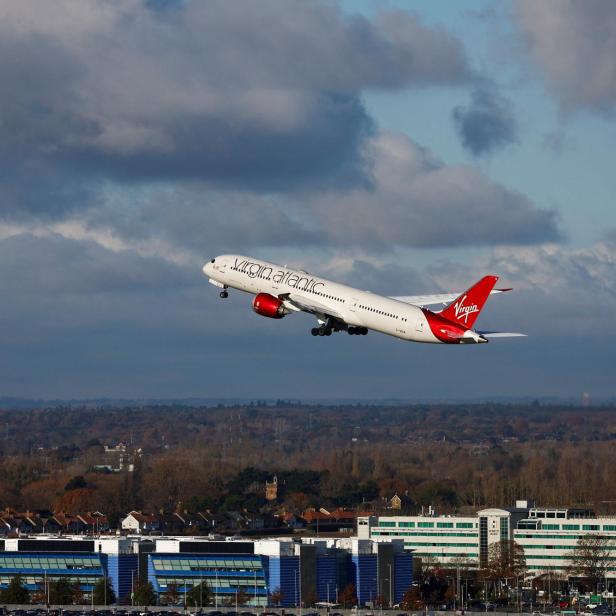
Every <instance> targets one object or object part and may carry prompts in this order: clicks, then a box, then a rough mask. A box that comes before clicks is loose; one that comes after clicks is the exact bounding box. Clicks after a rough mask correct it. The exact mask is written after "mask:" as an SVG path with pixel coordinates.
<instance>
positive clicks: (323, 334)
mask: <svg viewBox="0 0 616 616" xmlns="http://www.w3.org/2000/svg"><path fill="white" fill-rule="evenodd" d="M317 331H318V333H319V336H325V330H324V329H323V328H322V327H319V329H318V330H317Z"/></svg>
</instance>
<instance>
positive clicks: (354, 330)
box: [310, 325, 368, 336]
mask: <svg viewBox="0 0 616 616" xmlns="http://www.w3.org/2000/svg"><path fill="white" fill-rule="evenodd" d="M339 331H340V329H339V328H338V327H330V326H328V325H321V327H313V328H312V329H311V330H310V333H311V334H312V335H313V336H331V335H332V332H339ZM347 332H348V333H349V334H350V335H351V336H365V335H366V334H367V333H368V328H367V327H349V328H348V329H347Z"/></svg>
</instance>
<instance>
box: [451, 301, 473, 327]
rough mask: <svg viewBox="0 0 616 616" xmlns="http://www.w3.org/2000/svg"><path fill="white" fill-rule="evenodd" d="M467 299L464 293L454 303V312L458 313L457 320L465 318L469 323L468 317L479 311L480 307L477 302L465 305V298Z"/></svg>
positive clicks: (465, 321) (466, 322)
mask: <svg viewBox="0 0 616 616" xmlns="http://www.w3.org/2000/svg"><path fill="white" fill-rule="evenodd" d="M465 299H466V295H463V296H462V297H461V298H460V299H459V300H458V301H457V302H456V303H455V304H454V305H453V309H454V313H455V315H456V320H458V321H461V320H462V319H464V323H465V324H468V317H469V315H471V314H474V313H475V312H479V308H478V307H477V304H471V305H470V306H465V305H464V300H465Z"/></svg>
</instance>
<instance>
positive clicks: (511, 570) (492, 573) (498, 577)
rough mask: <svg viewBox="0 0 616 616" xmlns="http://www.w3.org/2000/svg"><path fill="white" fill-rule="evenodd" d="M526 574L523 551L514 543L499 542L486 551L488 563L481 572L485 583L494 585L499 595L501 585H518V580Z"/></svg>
mask: <svg viewBox="0 0 616 616" xmlns="http://www.w3.org/2000/svg"><path fill="white" fill-rule="evenodd" d="M525 573H526V559H525V558H524V550H523V549H522V546H520V545H519V544H518V543H516V542H515V541H509V540H505V541H499V542H498V543H495V544H493V545H491V546H490V549H489V550H488V563H487V565H486V567H485V569H483V571H482V572H481V574H482V577H483V579H484V580H486V581H490V582H493V583H494V586H495V588H498V589H499V590H498V592H497V594H499V595H500V594H501V592H502V588H503V583H505V584H511V582H513V583H515V585H516V587H517V585H518V580H519V579H520V578H523V576H524V574H525Z"/></svg>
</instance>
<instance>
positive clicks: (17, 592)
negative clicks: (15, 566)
mask: <svg viewBox="0 0 616 616" xmlns="http://www.w3.org/2000/svg"><path fill="white" fill-rule="evenodd" d="M29 602H30V593H29V592H28V589H27V588H26V587H25V586H24V584H23V582H22V581H21V575H19V574H18V575H16V576H15V577H12V578H11V581H10V582H9V585H8V586H7V587H6V588H3V589H2V590H0V603H6V604H12V605H23V604H24V603H29Z"/></svg>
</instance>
